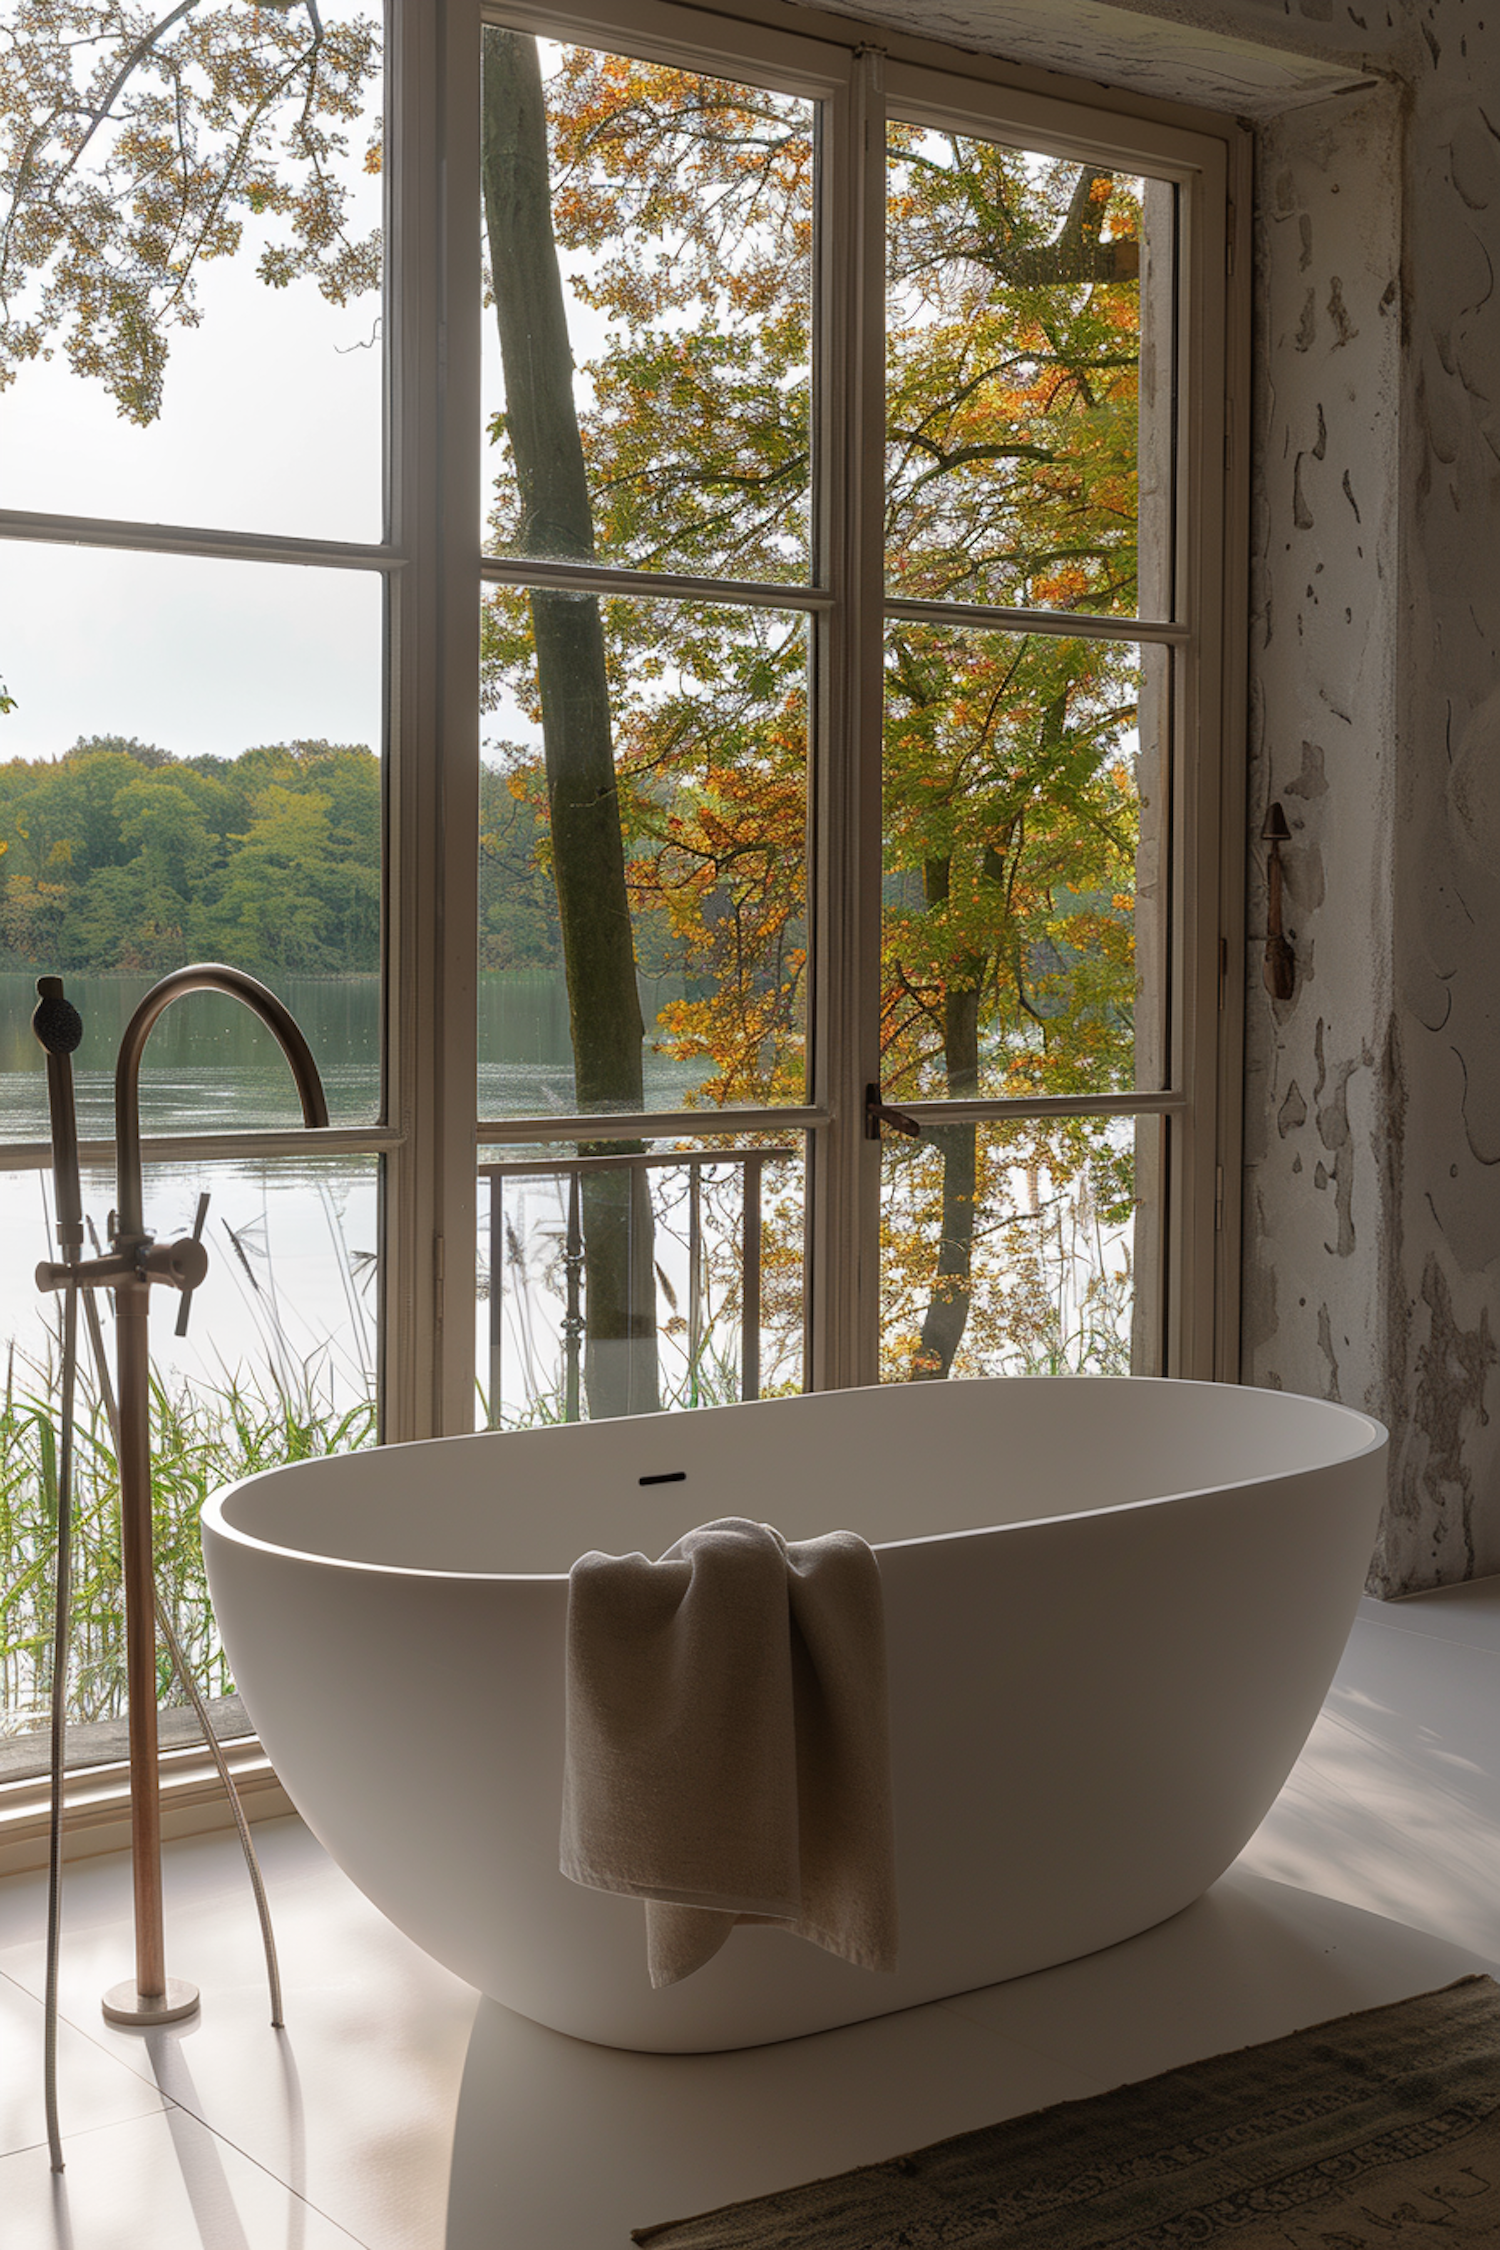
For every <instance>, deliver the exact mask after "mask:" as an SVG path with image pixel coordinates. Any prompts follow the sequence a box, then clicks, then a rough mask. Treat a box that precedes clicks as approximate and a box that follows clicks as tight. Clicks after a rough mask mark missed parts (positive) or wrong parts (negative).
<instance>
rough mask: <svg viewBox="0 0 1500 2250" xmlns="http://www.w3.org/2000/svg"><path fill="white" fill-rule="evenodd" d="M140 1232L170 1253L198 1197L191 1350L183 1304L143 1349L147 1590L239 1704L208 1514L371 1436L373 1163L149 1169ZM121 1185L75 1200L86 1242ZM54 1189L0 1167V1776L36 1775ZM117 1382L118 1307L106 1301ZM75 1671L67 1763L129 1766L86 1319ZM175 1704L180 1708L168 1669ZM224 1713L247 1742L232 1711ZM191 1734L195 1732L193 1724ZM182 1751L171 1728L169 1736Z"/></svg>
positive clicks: (93, 1177)
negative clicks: (288, 1470) (217, 1497)
mask: <svg viewBox="0 0 1500 2250" xmlns="http://www.w3.org/2000/svg"><path fill="white" fill-rule="evenodd" d="M145 1187H146V1200H145V1211H146V1224H147V1226H148V1227H149V1228H151V1229H152V1230H153V1231H155V1232H156V1234H157V1235H158V1236H159V1237H160V1238H164V1239H166V1238H171V1237H173V1236H175V1235H178V1234H183V1233H188V1232H191V1231H192V1229H193V1226H194V1223H195V1221H196V1219H197V1216H198V1206H199V1198H200V1196H202V1195H204V1194H206V1195H207V1197H208V1205H207V1209H206V1211H205V1213H204V1219H203V1227H202V1237H201V1238H202V1240H203V1241H204V1242H205V1243H206V1245H207V1246H208V1250H209V1257H210V1266H209V1272H208V1277H207V1279H206V1280H205V1282H204V1283H203V1285H202V1288H201V1289H200V1290H199V1291H198V1292H197V1293H196V1295H195V1297H194V1299H193V1303H192V1308H191V1316H190V1319H189V1324H188V1332H187V1335H186V1336H185V1337H178V1336H177V1335H176V1334H175V1333H174V1330H175V1326H176V1321H177V1314H178V1309H179V1307H180V1305H181V1299H180V1298H178V1297H177V1296H176V1294H175V1293H174V1292H173V1291H171V1290H168V1289H161V1290H157V1291H154V1292H153V1297H152V1307H151V1348H152V1361H153V1370H154V1374H155V1378H156V1383H157V1386H158V1388H157V1392H156V1396H155V1399H154V1403H153V1412H152V1432H153V1437H152V1442H153V1452H154V1455H155V1464H156V1465H155V1471H154V1478H153V1497H154V1507H155V1546H156V1561H157V1580H158V1584H159V1586H160V1588H161V1591H162V1597H163V1600H164V1601H165V1603H166V1606H167V1609H168V1612H169V1614H170V1616H171V1618H172V1621H173V1627H174V1630H175V1631H176V1633H177V1635H178V1638H179V1640H180V1641H181V1642H182V1644H183V1647H184V1649H185V1651H186V1652H187V1654H188V1656H189V1658H190V1660H191V1663H192V1668H193V1672H194V1676H195V1678H196V1680H197V1682H198V1685H199V1687H200V1690H201V1691H202V1692H203V1693H204V1694H206V1695H209V1696H212V1697H215V1698H227V1697H231V1696H232V1694H233V1687H234V1682H233V1680H232V1678H231V1677H230V1675H229V1672H228V1670H227V1667H226V1666H225V1663H224V1660H223V1656H222V1652H221V1650H220V1647H219V1642H218V1638H217V1635H216V1633H215V1631H214V1626H213V1618H212V1614H211V1612H210V1609H209V1605H208V1596H207V1591H206V1588H205V1585H204V1580H203V1566H202V1556H201V1553H200V1549H199V1538H198V1513H199V1510H200V1508H201V1506H202V1504H203V1501H204V1500H205V1498H206V1497H207V1496H208V1494H209V1493H210V1492H212V1491H213V1490H215V1489H216V1487H217V1486H219V1485H220V1484H223V1483H226V1482H228V1481H230V1480H231V1479H233V1478H235V1477H238V1476H244V1475H248V1474H250V1473H252V1472H253V1471H255V1470H257V1469H262V1468H269V1467H272V1466H274V1465H275V1464H276V1463H277V1462H279V1461H283V1460H288V1459H297V1458H301V1457H302V1456H304V1455H305V1454H308V1453H321V1452H326V1451H332V1450H334V1449H341V1450H347V1449H349V1448H351V1447H356V1446H361V1445H366V1444H370V1443H372V1442H373V1439H374V1436H375V1405H374V1400H375V1329H376V1315H377V1304H376V1295H377V1286H378V1264H377V1258H376V1247H377V1244H376V1206H377V1193H378V1160H377V1159H376V1158H373V1157H363V1156H353V1157H342V1156H341V1157H322V1156H320V1157H312V1158H308V1159H307V1160H305V1161H302V1162H298V1161H295V1160H277V1161H275V1162H259V1163H251V1162H240V1163H218V1164H213V1165H203V1164H185V1165H176V1164H153V1165H149V1166H148V1167H147V1170H146V1182H145ZM115 1194H116V1182H115V1176H114V1173H113V1171H112V1170H111V1171H108V1172H94V1171H89V1172H87V1173H86V1174H85V1176H84V1180H83V1203H84V1210H85V1213H86V1215H87V1218H88V1219H89V1220H90V1221H92V1224H93V1227H94V1229H95V1232H96V1234H98V1235H101V1236H102V1234H103V1232H104V1227H105V1224H106V1213H107V1212H108V1209H109V1207H110V1205H112V1204H113V1203H114V1201H115ZM50 1208H51V1182H50V1177H49V1176H48V1175H46V1174H41V1173H36V1172H4V1173H0V1275H3V1276H4V1281H3V1284H0V1350H3V1352H4V1365H3V1377H4V1390H3V1393H0V1420H3V1425H4V1432H3V1434H4V1445H3V1448H0V1454H3V1460H4V1470H3V1485H0V1589H3V1592H4V1597H5V1598H4V1603H3V1607H0V1689H3V1703H0V1775H3V1776H4V1777H6V1778H12V1779H16V1778H20V1776H21V1774H22V1773H23V1772H41V1771H44V1770H45V1766H46V1758H47V1746H46V1735H45V1731H44V1729H45V1724H46V1705H47V1698H48V1695H49V1692H50V1687H49V1682H50V1632H51V1596H52V1555H51V1545H50V1540H51V1532H52V1521H51V1515H50V1512H49V1510H50V1504H51V1499H52V1488H51V1485H50V1481H49V1480H50V1476H51V1473H52V1472H51V1466H50V1455H49V1444H48V1439H47V1436H46V1432H48V1431H49V1430H55V1428H56V1423H57V1415H58V1410H59V1404H60V1329H59V1325H58V1300H57V1299H56V1298H55V1297H48V1298H42V1297H40V1296H38V1294H37V1293H36V1291H35V1290H34V1288H33V1287H32V1285H31V1274H32V1268H33V1267H34V1266H35V1264H36V1262H37V1260H38V1259H39V1258H42V1257H46V1256H49V1255H53V1254H54V1252H53V1246H52V1241H51V1235H50V1227H49V1214H50ZM97 1303H98V1311H99V1318H100V1328H101V1334H102V1338H103V1343H104V1350H105V1354H106V1359H107V1362H108V1365H109V1370H110V1374H111V1378H113V1373H114V1344H113V1308H112V1303H111V1300H110V1299H109V1297H108V1296H107V1295H101V1296H100V1297H99V1299H98V1300H97ZM79 1335H80V1345H81V1352H82V1356H81V1364H80V1369H79V1386H78V1399H77V1418H76V1428H77V1432H78V1439H77V1450H76V1460H77V1470H76V1481H75V1509H76V1516H75V1524H76V1532H75V1542H76V1543H75V1563H74V1630H73V1651H74V1655H73V1667H72V1674H71V1687H70V1698H69V1711H70V1717H71V1720H72V1722H73V1725H72V1728H71V1729H70V1742H69V1758H70V1761H71V1762H72V1763H75V1764H79V1763H85V1764H87V1763H99V1762H101V1761H103V1760H105V1759H110V1758H115V1757H120V1756H123V1755H124V1731H123V1714H124V1710H125V1688H124V1624H123V1612H122V1609H121V1606H120V1590H119V1559H118V1558H119V1515H118V1489H119V1488H118V1482H117V1478H116V1472H115V1451H114V1442H113V1438H112V1435H111V1432H110V1427H109V1421H108V1414H107V1410H106V1407H105V1404H104V1400H103V1395H102V1391H101V1386H100V1381H99V1375H98V1370H97V1367H96V1365H95V1363H94V1361H93V1358H92V1354H91V1351H90V1345H89V1337H88V1330H87V1325H86V1323H85V1321H84V1320H83V1319H82V1318H80V1323H79ZM160 1686H161V1693H162V1697H163V1701H164V1703H165V1704H166V1706H167V1707H168V1708H175V1707H177V1706H178V1705H181V1704H183V1703H184V1702H185V1700H186V1699H185V1697H184V1695H183V1692H182V1689H181V1687H180V1685H179V1683H178V1682H177V1680H176V1679H175V1677H172V1676H171V1675H170V1674H169V1671H168V1668H167V1665H166V1662H165V1660H163V1664H162V1668H161V1675H160ZM220 1717H221V1719H222V1720H223V1722H224V1723H225V1725H226V1726H227V1727H228V1729H229V1731H230V1732H233V1731H235V1729H236V1727H237V1726H238V1727H239V1731H242V1732H243V1731H248V1729H247V1728H245V1727H244V1726H243V1725H242V1724H241V1723H240V1721H239V1716H238V1713H237V1710H236V1708H235V1707H234V1706H233V1705H232V1704H226V1706H225V1708H224V1709H223V1711H222V1712H221V1713H220ZM188 1732H189V1734H190V1733H191V1729H189V1730H188ZM163 1734H164V1738H165V1739H168V1740H170V1739H174V1735H173V1726H172V1723H171V1722H168V1723H167V1724H166V1725H165V1726H164V1728H163Z"/></svg>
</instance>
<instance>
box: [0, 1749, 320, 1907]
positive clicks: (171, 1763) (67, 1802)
mask: <svg viewBox="0 0 1500 2250" xmlns="http://www.w3.org/2000/svg"><path fill="white" fill-rule="evenodd" d="M223 1750H224V1756H225V1759H226V1761H227V1763H228V1766H229V1770H230V1772H231V1773H232V1774H233V1776H234V1781H235V1787H236V1788H237V1789H238V1791H239V1793H240V1800H241V1803H242V1804H243V1806H244V1811H245V1818H246V1819H247V1820H275V1819H277V1818H278V1817H279V1816H280V1815H282V1814H284V1813H290V1812H292V1811H294V1810H295V1807H294V1806H293V1804H292V1801H291V1799H290V1798H289V1797H288V1795H287V1793H286V1791H285V1790H284V1789H283V1788H282V1786H281V1783H280V1782H279V1781H278V1780H277V1778H276V1775H275V1773H274V1772H273V1770H272V1767H271V1761H270V1759H269V1758H268V1757H267V1756H266V1753H265V1751H264V1750H263V1749H262V1748H261V1745H260V1741H259V1739H258V1738H257V1737H256V1736H255V1735H253V1734H252V1735H245V1736H242V1737H241V1738H240V1739H239V1740H238V1741H235V1742H226V1743H225V1744H224V1745H223ZM160 1773H161V1828H162V1834H163V1836H167V1837H172V1836H196V1835H201V1834H204V1833H206V1832H207V1831H208V1830H210V1829H215V1828H229V1827H232V1826H233V1823H234V1815H233V1814H232V1813H231V1811H230V1809H229V1800H228V1798H227V1797H226V1796H225V1794H224V1788H223V1784H222V1783H221V1782H220V1780H219V1777H218V1775H217V1773H216V1772H215V1771H214V1766H213V1761H212V1759H211V1758H210V1757H209V1755H208V1752H207V1751H206V1750H205V1749H204V1748H203V1745H202V1744H201V1743H193V1744H189V1745H185V1746H184V1747H183V1748H181V1749H173V1750H166V1751H164V1752H163V1753H162V1757H161V1763H160ZM50 1801H51V1787H50V1784H49V1781H48V1779H47V1777H46V1776H45V1775H43V1776H41V1777H40V1778H37V1779H30V1780H26V1781H12V1782H6V1783H4V1784H3V1785H0V1876H5V1875H18V1874H21V1873H23V1872H24V1871H26V1870H27V1869H34V1868H39V1867H45V1866H46V1864H47V1849H48V1830H49V1816H50ZM129 1843H130V1767H129V1762H128V1761H127V1760H126V1759H123V1758H121V1759H117V1760H115V1761H113V1762H112V1763H110V1764H108V1765H101V1766H86V1767H82V1768H80V1769H78V1770H77V1771H75V1772H73V1773H70V1774H69V1775H68V1776H67V1779H66V1781H65V1783H64V1787H63V1857H64V1859H65V1860H74V1859H90V1858H93V1857H94V1856H95V1855H96V1854H98V1853H101V1852H115V1851H124V1850H125V1849H126V1848H127V1847H128V1845H129Z"/></svg>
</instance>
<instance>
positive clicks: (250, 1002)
mask: <svg viewBox="0 0 1500 2250" xmlns="http://www.w3.org/2000/svg"><path fill="white" fill-rule="evenodd" d="M185 992H225V993H228V994H229V996H230V998H231V999H233V1000H242V1001H243V1002H244V1004H245V1006H246V1007H247V1008H249V1009H250V1010H251V1012H252V1014H254V1015H257V1016H259V1017H260V1020H261V1022H262V1023H263V1024H265V1025H266V1027H267V1029H268V1030H270V1031H271V1032H272V1033H274V1035H275V1037H276V1040H277V1042H278V1043H279V1045H280V1047H281V1051H282V1053H283V1054H284V1055H285V1056H286V1059H287V1062H288V1063H289V1064H290V1066H291V1072H292V1077H293V1079H294V1080H295V1081H296V1086H297V1097H298V1099H299V1101H300V1102H301V1104H302V1122H303V1124H304V1125H314V1126H316V1125H326V1124H327V1123H328V1104H327V1102H326V1100H325V1099H324V1096H323V1081H322V1079H321V1078H320V1077H319V1076H318V1066H317V1064H316V1063H315V1062H314V1061H313V1056H312V1049H311V1048H310V1047H309V1046H308V1044H307V1041H306V1040H305V1039H304V1038H303V1036H302V1033H301V1032H300V1031H299V1030H298V1028H297V1025H296V1023H295V1021H294V1020H293V1017H292V1015H291V1013H290V1012H289V1010H288V1009H286V1008H285V1007H283V1005H282V1003H281V1002H280V1001H279V1000H278V999H277V997H276V995H275V993H274V992H272V991H270V990H269V988H268V987H267V986H265V985H263V984H262V983H261V982H260V980H259V979H258V978H257V977H252V976H247V975H246V974H245V971H244V970H243V969H230V968H226V967H225V965H224V964H223V962H221V961H197V962H194V963H193V965H192V966H191V967H190V968H186V969H174V970H173V971H172V972H171V974H170V976H165V977H163V978H162V979H161V981H160V983H159V984H154V985H153V986H152V987H151V990H150V991H149V992H148V993H147V994H146V997H145V999H144V1000H143V1001H142V1002H141V1004H140V1006H139V1007H138V1008H137V1009H136V1011H135V1014H134V1015H133V1016H132V1017H131V1019H130V1021H129V1023H128V1024H127V1025H126V1026H125V1030H124V1034H123V1036H122V1037H121V1040H120V1052H119V1056H118V1059H117V1061H116V1063H115V1158H116V1163H117V1167H118V1186H117V1190H116V1195H117V1210H116V1214H115V1240H116V1242H117V1244H120V1245H122V1246H123V1245H127V1244H131V1243H135V1242H139V1241H142V1240H144V1238H145V1224H144V1218H143V1203H144V1189H143V1186H142V1179H141V1103H140V1076H141V1055H142V1053H143V1051H144V1049H145V1045H146V1041H147V1039H148V1038H149V1037H150V1035H151V1030H152V1026H153V1025H154V1024H155V1022H156V1020H157V1018H158V1016H160V1015H161V1013H162V1011H163V1010H164V1009H166V1008H169V1007H170V1006H171V1004H172V1002H173V1001H174V1000H180V999H181V998H182V995H183V994H184V993H185Z"/></svg>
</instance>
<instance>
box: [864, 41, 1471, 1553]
mask: <svg viewBox="0 0 1500 2250" xmlns="http://www.w3.org/2000/svg"><path fill="white" fill-rule="evenodd" d="M824 5H825V6H829V5H831V6H832V7H833V8H834V9H835V10H838V11H840V12H847V13H850V14H855V15H858V16H861V17H863V18H865V19H866V20H868V21H872V22H874V23H876V24H879V23H882V22H884V23H890V24H892V25H894V26H899V27H900V28H903V29H906V30H911V31H916V32H919V33H924V34H926V35H927V36H929V37H937V38H942V39H946V40H949V41H952V42H953V43H955V44H958V45H961V46H969V47H973V48H976V49H980V50H983V51H987V52H990V53H995V54H1000V55H1005V56H1008V57H1010V58H1012V59H1014V60H1016V61H1018V62H1022V63H1031V64H1047V63H1050V64H1051V66H1052V67H1054V68H1057V69H1061V70H1065V71H1067V70H1071V71H1072V72H1073V73H1075V74H1077V75H1084V76H1088V77H1093V78H1102V79H1106V80H1108V81H1111V82H1113V83H1117V84H1120V85H1122V86H1127V87H1132V88H1134V89H1136V90H1138V91H1140V92H1142V93H1146V94H1164V95H1169V96H1175V97H1176V98H1177V99H1183V98H1188V99H1191V100H1194V101H1197V102H1199V103H1202V104H1204V105H1206V106H1212V107H1216V108H1219V109H1223V110H1228V111H1231V112H1233V113H1236V114H1240V115H1244V116H1246V117H1249V118H1252V119H1254V120H1255V124H1256V139H1257V151H1256V173H1257V187H1256V237H1257V277H1256V298H1257V303H1256V335H1257V345H1256V358H1257V366H1256V379H1257V383H1256V387H1257V401H1256V433H1257V442H1256V458H1255V465H1254V555H1253V567H1254V595H1253V616H1252V637H1251V686H1252V700H1251V712H1250V751H1251V776H1250V804H1249V812H1250V829H1251V836H1252V842H1251V847H1250V852H1251V866H1250V870H1249V876H1250V880H1249V901H1248V917H1247V921H1248V926H1247V933H1246V950H1245V972H1246V1003H1247V1063H1248V1092H1247V1114H1246V1166H1245V1179H1244V1220H1245V1227H1244V1289H1243V1312H1244V1320H1243V1331H1242V1348H1243V1359H1242V1366H1243V1373H1244V1376H1245V1379H1246V1380H1247V1381H1250V1382H1254V1383H1262V1384H1270V1385H1280V1386H1284V1387H1285V1388H1287V1389H1289V1390H1299V1391H1309V1392H1314V1393H1318V1394H1321V1395H1324V1396H1328V1397H1334V1398H1340V1399H1343V1400H1344V1401H1346V1402H1347V1403H1350V1404H1356V1405H1361V1406H1364V1407H1366V1408H1368V1409H1369V1410H1370V1411H1372V1412H1374V1413H1376V1414H1378V1415H1379V1416H1380V1417H1381V1419H1382V1420H1384V1421H1385V1422H1386V1423H1388V1424H1389V1426H1390V1428H1391V1432H1392V1439H1393V1445H1392V1471H1391V1496H1390V1504H1389V1507H1388V1510H1387V1514H1386V1519H1385V1523H1384V1526H1383V1529H1382V1534H1381V1540H1380V1545H1379V1548H1378V1550H1377V1554H1376V1557H1375V1561H1374V1566H1373V1573H1372V1579H1371V1584H1372V1588H1373V1590H1375V1591H1377V1592H1380V1593H1383V1594H1388V1595H1390V1594H1399V1593H1403V1592H1409V1591H1414V1590H1416V1589H1418V1588H1420V1587H1424V1586H1431V1585H1436V1584H1443V1583H1448V1582H1451V1581H1453V1580H1455V1579H1459V1578H1462V1577H1466V1576H1470V1575H1475V1574H1486V1573H1490V1572H1496V1571H1500V1414H1496V1412H1495V1408H1496V1405H1497V1403H1500V1388H1497V1373H1496V1356H1497V1339H1500V286H1497V274H1500V0H1113V4H1111V5H1105V4H1104V0H1049V5H1048V7H1047V8H1045V9H1041V8H1038V7H1036V5H1035V0H824ZM1273 798H1274V799H1276V800H1278V801H1279V802H1280V803H1281V804H1282V806H1283V808H1284V810H1285V812H1286V814H1287V817H1288V820H1289V822H1290V825H1291V829H1292V841H1291V843H1290V844H1289V845H1288V846H1287V847H1286V850H1285V856H1284V866H1285V876H1286V886H1287V908H1288V923H1289V927H1290V932H1291V935H1292V938H1293V943H1294V946H1295V950H1296V954H1297V959H1298V983H1297V987H1296V991H1295V993H1294V996H1293V998H1292V999H1291V1000H1290V1001H1288V1002H1286V1003H1278V1002H1276V1001H1274V1000H1273V999H1272V998H1271V997H1270V995H1269V994H1268V992H1267V991H1266V989H1265V986H1264V983H1263V981H1262V975H1261V964H1262V959H1263V950H1264V947H1263V941H1264V934H1265V885H1264V846H1263V845H1262V844H1261V843H1260V842H1259V841H1258V836H1259V829H1260V825H1261V821H1262V818H1263V815H1264V812H1265V809H1266V806H1267V805H1268V803H1269V802H1270V801H1271V800H1272V799H1273Z"/></svg>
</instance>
